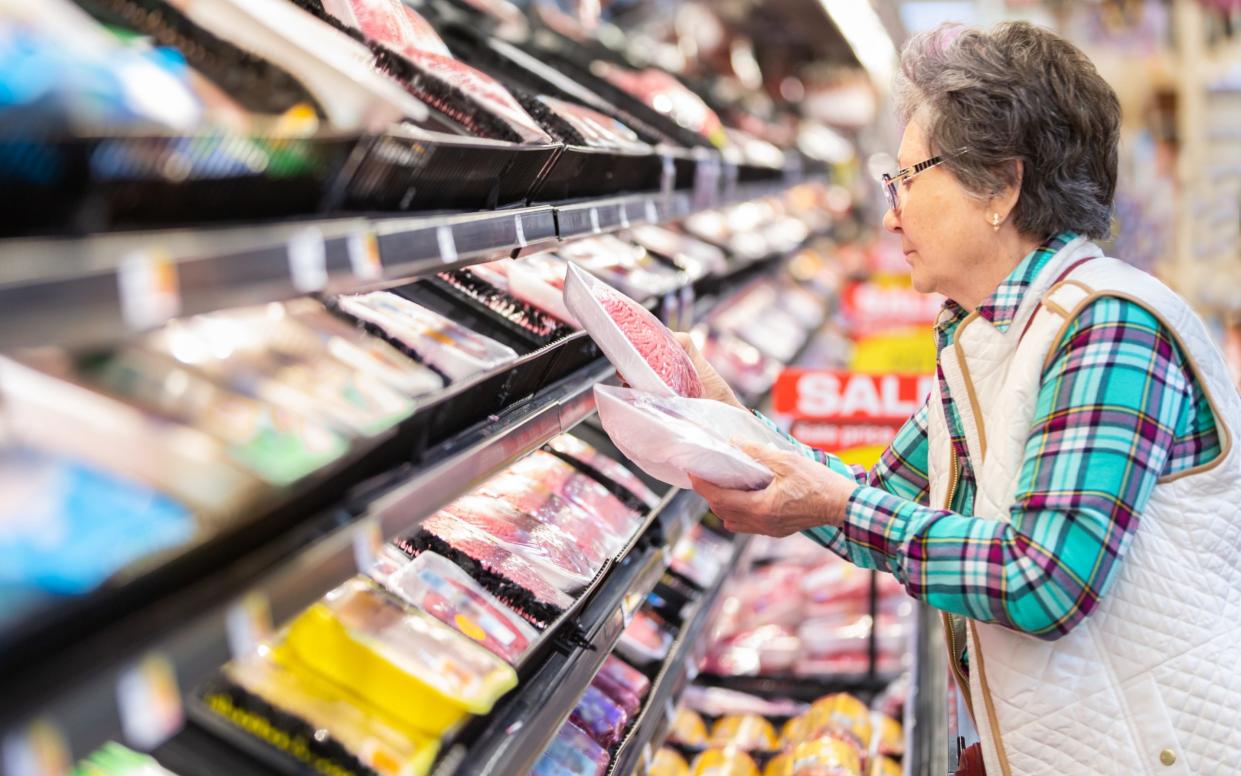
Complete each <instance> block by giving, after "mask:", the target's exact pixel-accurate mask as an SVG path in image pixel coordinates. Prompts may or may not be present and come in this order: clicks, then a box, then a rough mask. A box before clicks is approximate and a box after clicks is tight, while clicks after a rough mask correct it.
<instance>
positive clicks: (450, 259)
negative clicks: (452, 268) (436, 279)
mask: <svg viewBox="0 0 1241 776" xmlns="http://www.w3.org/2000/svg"><path fill="white" fill-rule="evenodd" d="M435 244H436V245H438V246H439V249H440V261H442V262H444V263H445V264H455V263H456V261H457V240H456V238H454V237H453V234H452V227H451V226H449V225H448V224H444V225H442V226H437V227H435Z"/></svg>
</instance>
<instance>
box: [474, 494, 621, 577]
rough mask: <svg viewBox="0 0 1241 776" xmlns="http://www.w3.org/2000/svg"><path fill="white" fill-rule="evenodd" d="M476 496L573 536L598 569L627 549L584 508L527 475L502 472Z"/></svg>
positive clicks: (618, 537) (618, 538)
mask: <svg viewBox="0 0 1241 776" xmlns="http://www.w3.org/2000/svg"><path fill="white" fill-rule="evenodd" d="M475 493H477V494H478V495H480V496H489V497H492V498H498V499H500V500H501V501H504V502H505V503H507V504H508V505H509V506H511V507H513V508H515V509H517V510H519V511H521V512H524V513H525V514H527V515H530V516H531V517H533V518H534V519H535V520H538V521H539V522H540V523H545V524H547V525H550V526H552V527H554V528H557V529H559V530H560V531H563V532H564V533H566V534H568V535H570V536H572V537H573V538H574V540H575V541H576V542H577V543H578V546H579V547H580V549H581V550H582V552H584V553H585V554H586V555H587V557H589V558H590V559H591V562H592V564H594V565H595V566H596V568H597V567H598V566H601V565H603V561H604V560H605V559H607V558H610V557H612V556H614V555H616V553H617V552H619V551H620V549H621V548H622V547H624V546H625V541H624V538H623V537H620V536H616V535H615V534H612V533H610V532H608V531H606V530H604V528H605V526H604V525H603V524H602V523H600V521H599V520H598V519H596V518H595V517H594V516H593V515H592V514H590V513H589V512H587V511H586V510H585V509H583V508H582V507H580V506H578V505H577V504H574V503H573V502H571V501H568V500H567V499H565V498H563V497H562V496H560V495H559V494H557V493H556V492H554V491H552V490H550V489H549V488H547V487H546V486H545V485H543V484H542V483H540V482H539V481H538V480H535V479H534V478H532V477H528V476H526V475H524V474H514V473H512V472H502V473H501V474H498V475H496V476H495V477H492V478H491V479H490V480H487V481H486V482H484V483H483V484H482V485H480V486H479V487H478V489H477V490H476V491H475Z"/></svg>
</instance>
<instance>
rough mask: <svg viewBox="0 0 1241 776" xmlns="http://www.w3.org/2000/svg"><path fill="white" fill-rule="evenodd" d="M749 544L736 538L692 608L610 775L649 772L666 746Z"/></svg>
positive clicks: (747, 540) (619, 751) (746, 539)
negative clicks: (673, 718) (657, 752)
mask: <svg viewBox="0 0 1241 776" xmlns="http://www.w3.org/2000/svg"><path fill="white" fill-rule="evenodd" d="M749 542H750V538H749V537H746V536H739V537H737V538H736V539H734V542H733V553H732V556H731V557H730V558H729V562H728V563H727V564H725V566H724V568H722V569H721V570H720V575H719V577H718V578H717V579H716V580H715V582H714V584H712V585H711V587H710V588H708V589H707V590H706V591H705V592H704V593H703V594H702V595H701V596H700V597H699V598H698V600H696V601H695V602H694V603H693V604H692V605H691V606H692V610H691V612H690V614H689V615H688V616H687V617H686V618H685V620H684V622H683V623H682V625H681V630H680V631H679V632H678V633H677V637H676V639H675V640H674V641H673V643H672V649H671V651H670V652H669V653H668V659H667V660H665V661H664V663H663V665H662V667H661V668H660V670H659V673H658V674H657V675H656V676H655V680H654V681H653V682H652V683H651V689H650V693H649V694H648V695H647V697H646V702H645V703H644V704H643V706H642V710H641V711H640V712H639V713H638V717H637V719H635V720H634V722H633V724H632V725H631V726H630V729H629V733H628V734H627V735H626V736H625V738H624V739H623V740H622V741H621V743H620V745H619V746H618V747H617V750H616V754H615V755H614V756H613V757H612V765H611V767H610V768H609V770H608V776H626V775H627V774H630V773H634V772H635V768H636V766H637V765H638V764H639V763H642V764H643V765H644V768H643V770H645V766H646V765H649V764H650V760H651V757H652V756H653V753H654V750H655V749H656V748H658V747H659V746H660V745H661V744H662V743H663V739H664V738H665V736H666V735H667V731H668V725H669V724H670V723H671V720H670V719H669V715H670V714H671V713H672V711H673V709H674V707H675V699H676V698H679V697H680V695H681V693H682V692H683V691H684V690H685V687H686V685H687V684H688V683H689V682H692V681H693V680H694V679H695V678H697V676H698V662H699V659H700V657H701V654H700V652H701V651H702V650H704V649H705V643H704V642H703V641H702V636H703V634H704V632H705V631H706V629H707V627H708V626H709V625H710V624H711V622H712V621H713V620H714V618H715V615H716V614H717V613H718V610H719V604H720V602H721V598H720V596H721V595H722V593H723V590H724V583H725V581H727V579H728V576H729V573H730V572H731V571H732V567H733V565H734V564H736V562H737V559H738V558H740V557H741V554H742V553H743V552H745V549H746V547H747V546H749Z"/></svg>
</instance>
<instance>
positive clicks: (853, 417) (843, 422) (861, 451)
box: [772, 369, 935, 463]
mask: <svg viewBox="0 0 1241 776" xmlns="http://www.w3.org/2000/svg"><path fill="white" fill-rule="evenodd" d="M934 379H935V378H934V377H932V376H929V375H896V374H888V375H870V374H860V373H856V372H847V371H836V370H823V369H785V370H784V371H783V372H781V373H780V376H779V378H778V379H777V380H776V385H775V389H774V391H773V393H772V400H773V406H772V410H773V411H774V413H775V414H776V415H777V416H779V417H781V418H782V419H784V420H786V421H788V423H789V424H790V428H789V431H790V433H791V434H792V435H793V436H794V437H796V438H797V439H799V440H801V441H802V442H805V443H806V444H808V445H812V446H814V447H818V448H820V449H822V450H827V451H828V452H831V453H836V454H843V453H846V452H848V451H855V453H856V454H854V455H852V456H850V455H842V457H844V458H845V459H846V460H848V461H849V462H851V463H869V462H872V459H873V458H875V457H877V455H878V452H877V451H880V450H882V449H883V448H885V447H887V445H888V444H890V443H891V442H892V439H893V438H894V437H895V436H896V432H897V430H898V429H899V428H900V427H901V426H902V425H903V424H904V423H905V421H907V420H908V419H909V418H910V416H911V415H913V414H914V412H916V411H917V409H918V407H919V406H921V405H922V402H923V401H924V400H925V399H926V396H927V394H928V393H929V392H930V390H931V386H932V384H933V381H934Z"/></svg>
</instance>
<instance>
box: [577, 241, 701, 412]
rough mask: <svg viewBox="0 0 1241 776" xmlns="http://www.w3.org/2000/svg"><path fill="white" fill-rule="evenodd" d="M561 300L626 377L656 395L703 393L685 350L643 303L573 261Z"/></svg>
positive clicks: (626, 380)
mask: <svg viewBox="0 0 1241 776" xmlns="http://www.w3.org/2000/svg"><path fill="white" fill-rule="evenodd" d="M564 300H565V305H566V306H568V308H569V311H570V312H572V313H573V315H574V316H575V317H576V318H577V320H578V321H579V322H580V323H581V324H582V327H583V328H584V329H586V331H587V332H588V333H589V334H590V336H591V338H592V339H594V341H595V342H596V343H597V344H598V345H599V349H600V350H602V351H603V353H604V355H606V356H607V357H608V360H609V361H611V362H612V365H613V366H615V367H616V371H618V372H620V375H621V377H623V378H624V380H625V382H627V383H629V384H630V385H631V386H633V387H634V388H636V389H638V390H640V391H646V392H647V393H652V394H656V395H660V396H686V397H691V398H696V397H699V396H701V395H702V390H703V389H702V380H701V379H699V377H698V372H697V371H696V370H695V369H694V364H693V362H692V361H690V358H689V354H688V353H686V352H685V349H684V348H682V347H681V345H680V344H679V343H678V342H677V341H676V339H675V338H673V336H672V332H670V331H669V330H668V329H667V327H665V326H664V325H663V324H662V323H660V322H659V319H658V318H656V317H655V316H654V315H651V313H650V312H648V311H647V310H646V308H644V307H642V305H640V304H638V303H637V302H635V301H633V300H632V299H629V298H628V297H626V296H625V295H623V294H621V293H620V292H618V291H617V290H616V289H614V288H612V287H610V286H608V285H607V284H606V283H603V282H601V281H599V280H597V279H595V278H594V277H591V276H590V275H589V274H587V273H586V272H583V271H582V270H580V269H578V268H577V267H574V266H570V267H569V275H568V278H567V279H566V281H565V288H564Z"/></svg>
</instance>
